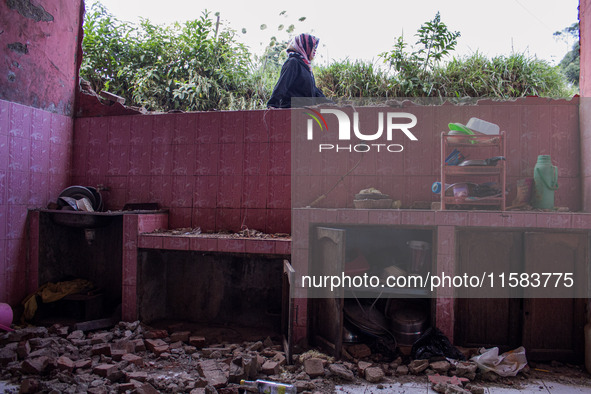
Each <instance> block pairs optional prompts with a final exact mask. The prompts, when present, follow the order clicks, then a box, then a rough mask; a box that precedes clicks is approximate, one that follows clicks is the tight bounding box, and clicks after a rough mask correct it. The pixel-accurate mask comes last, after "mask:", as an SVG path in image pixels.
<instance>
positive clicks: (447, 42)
mask: <svg viewBox="0 0 591 394" xmlns="http://www.w3.org/2000/svg"><path fill="white" fill-rule="evenodd" d="M415 35H416V36H417V37H418V40H417V42H416V44H415V45H418V49H413V50H412V51H411V52H408V50H407V49H408V44H407V43H406V42H405V41H404V36H400V37H398V38H397V39H396V43H395V44H394V47H393V48H392V50H391V51H390V52H384V53H382V54H380V57H382V58H383V59H384V62H385V63H386V64H388V65H389V66H390V67H391V68H392V69H393V70H394V72H395V73H396V74H397V79H398V82H399V86H400V90H401V92H402V94H403V95H404V96H409V95H415V94H417V93H418V90H417V88H418V87H421V88H422V89H423V90H424V92H423V93H421V94H419V95H423V94H426V95H430V93H431V90H432V86H431V85H430V84H429V83H425V81H426V80H427V81H428V79H429V77H430V72H432V71H433V69H434V68H435V67H436V66H437V65H438V64H439V62H440V61H441V60H442V59H443V58H444V57H445V56H447V55H449V54H450V53H451V52H452V51H453V50H454V49H455V47H456V45H457V43H458V37H460V33H459V32H457V31H456V32H452V31H450V30H449V29H448V28H447V25H446V24H445V23H443V22H442V21H441V16H440V15H439V12H438V13H437V14H436V15H435V17H434V18H433V19H432V20H430V21H427V22H425V23H423V24H422V25H421V27H420V28H419V30H417V34H415Z"/></svg>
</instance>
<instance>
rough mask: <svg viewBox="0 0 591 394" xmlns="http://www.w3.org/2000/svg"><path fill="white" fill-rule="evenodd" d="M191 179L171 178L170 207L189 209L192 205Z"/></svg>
mask: <svg viewBox="0 0 591 394" xmlns="http://www.w3.org/2000/svg"><path fill="white" fill-rule="evenodd" d="M193 183H194V180H193V177H192V176H176V175H175V176H173V177H172V201H171V203H170V206H171V207H175V208H176V207H180V208H190V207H191V206H192V203H193ZM189 218H190V212H189Z"/></svg>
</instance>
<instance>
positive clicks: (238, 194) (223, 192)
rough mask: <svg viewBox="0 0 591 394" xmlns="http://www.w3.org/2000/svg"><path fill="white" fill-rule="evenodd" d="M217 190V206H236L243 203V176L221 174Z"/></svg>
mask: <svg viewBox="0 0 591 394" xmlns="http://www.w3.org/2000/svg"><path fill="white" fill-rule="evenodd" d="M218 179H219V185H218V190H217V198H216V206H217V207H219V208H236V207H240V206H241V204H242V195H243V190H242V188H243V178H242V176H239V175H229V176H220V177H219V178H218Z"/></svg>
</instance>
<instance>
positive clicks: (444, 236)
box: [437, 226, 456, 255]
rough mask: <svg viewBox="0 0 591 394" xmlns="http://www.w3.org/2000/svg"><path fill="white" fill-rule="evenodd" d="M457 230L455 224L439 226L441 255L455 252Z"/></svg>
mask: <svg viewBox="0 0 591 394" xmlns="http://www.w3.org/2000/svg"><path fill="white" fill-rule="evenodd" d="M455 246H456V232H455V228H454V227H453V226H439V227H437V253H438V254H440V255H453V254H455Z"/></svg>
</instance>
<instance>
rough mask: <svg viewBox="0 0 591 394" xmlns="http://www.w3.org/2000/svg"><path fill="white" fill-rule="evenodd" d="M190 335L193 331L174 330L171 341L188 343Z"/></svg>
mask: <svg viewBox="0 0 591 394" xmlns="http://www.w3.org/2000/svg"><path fill="white" fill-rule="evenodd" d="M190 335H191V333H190V332H189V331H178V332H173V333H172V334H170V342H183V343H188V342H189V336H190Z"/></svg>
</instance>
